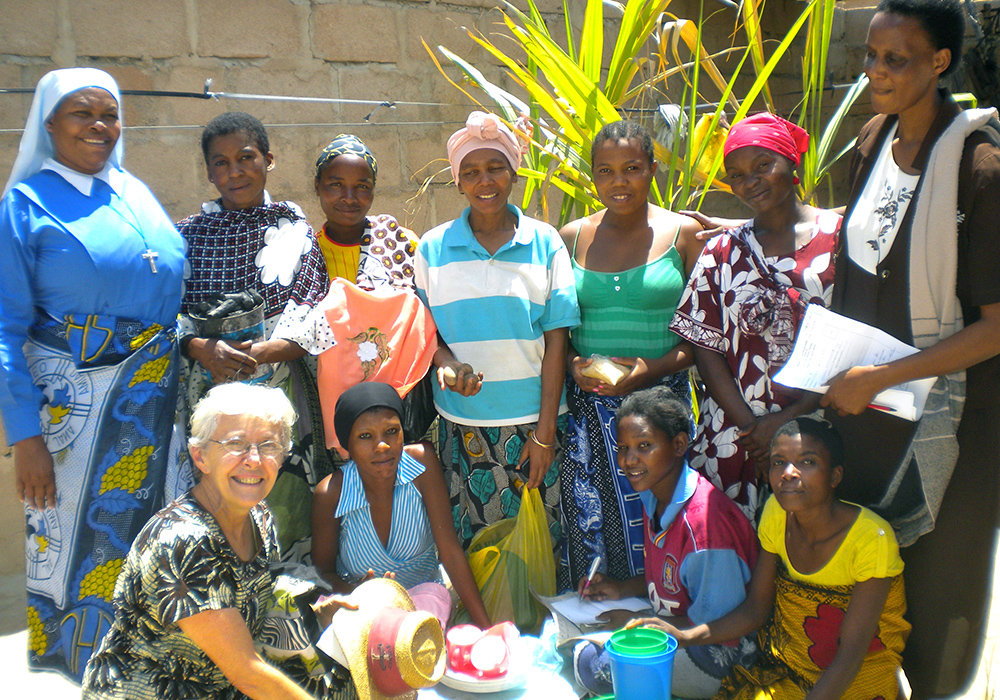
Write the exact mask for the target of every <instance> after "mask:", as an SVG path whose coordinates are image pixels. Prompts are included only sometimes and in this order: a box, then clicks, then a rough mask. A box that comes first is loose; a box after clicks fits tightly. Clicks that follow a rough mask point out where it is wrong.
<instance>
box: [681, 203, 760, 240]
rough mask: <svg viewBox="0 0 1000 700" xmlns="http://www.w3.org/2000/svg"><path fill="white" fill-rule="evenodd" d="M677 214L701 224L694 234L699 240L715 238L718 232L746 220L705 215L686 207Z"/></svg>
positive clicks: (723, 231) (734, 226)
mask: <svg viewBox="0 0 1000 700" xmlns="http://www.w3.org/2000/svg"><path fill="white" fill-rule="evenodd" d="M678 214H683V215H684V216H690V217H691V218H692V219H694V220H695V221H697V222H698V223H699V224H701V228H702V230H701V231H699V232H698V233H696V234H695V238H696V239H698V240H699V241H707V240H709V239H711V238H715V237H716V236H718V235H719V234H720V233H725V232H726V231H728V230H729V229H731V228H736V227H737V226H740V225H742V224H743V223H745V222H746V219H723V218H722V217H719V216H705V215H704V214H702V213H701V212H700V211H688V210H687V209H682V210H680V211H679V212H678Z"/></svg>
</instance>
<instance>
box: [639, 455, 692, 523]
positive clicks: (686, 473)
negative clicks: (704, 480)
mask: <svg viewBox="0 0 1000 700" xmlns="http://www.w3.org/2000/svg"><path fill="white" fill-rule="evenodd" d="M696 488H698V472H696V471H695V470H694V469H692V468H691V467H689V466H688V464H687V462H685V463H684V466H683V467H682V469H681V477H680V479H678V480H677V486H675V487H674V495H673V498H671V499H670V503H668V504H667V507H666V508H664V509H663V515H662V516H661V517H660V527H659V529H658V530H657V532H665V531H666V529H667V528H668V527H670V524H671V523H672V522H674V518H676V517H677V514H678V513H680V512H681V508H683V507H684V504H685V503H687V502H688V501H690V500H691V496H693V495H694V491H695V489H696ZM639 500H641V501H642V507H643V508H645V510H646V515H647V516H648V517H649V518H650V519H652V518H653V516H654V514H655V513H656V505H657V501H656V496H654V495H653V492H652V491H640V492H639Z"/></svg>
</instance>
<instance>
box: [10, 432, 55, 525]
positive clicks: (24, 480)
mask: <svg viewBox="0 0 1000 700" xmlns="http://www.w3.org/2000/svg"><path fill="white" fill-rule="evenodd" d="M14 477H15V480H16V481H15V484H16V485H15V488H16V489H17V498H18V500H19V501H21V503H24V504H25V505H27V506H30V507H31V508H35V509H36V510H44V509H45V508H47V507H48V508H54V507H55V505H56V475H55V471H54V469H53V465H52V455H51V454H50V453H49V449H48V448H47V447H46V446H45V440H44V439H43V438H42V436H41V435H35V436H34V437H30V438H25V439H24V440H20V441H18V442H17V443H15V444H14Z"/></svg>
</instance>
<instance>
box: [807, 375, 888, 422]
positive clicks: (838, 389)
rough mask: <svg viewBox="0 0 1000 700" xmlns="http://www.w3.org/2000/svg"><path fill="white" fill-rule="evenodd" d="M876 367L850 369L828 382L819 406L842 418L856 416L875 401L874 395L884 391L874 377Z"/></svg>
mask: <svg viewBox="0 0 1000 700" xmlns="http://www.w3.org/2000/svg"><path fill="white" fill-rule="evenodd" d="M877 370H878V368H877V367H875V366H874V365H865V366H859V367H851V368H850V369H849V370H846V371H844V372H841V373H840V374H838V375H837V376H836V377H834V378H833V379H831V380H830V388H829V389H827V390H826V394H824V396H823V398H822V399H820V405H821V406H824V407H826V408H832V409H833V410H834V411H836V412H837V413H839V414H840V415H842V416H847V415H853V416H856V415H858V414H860V413H862V412H864V410H865V409H866V408H868V406H869V404H871V402H872V401H873V400H874V399H875V395H876V394H878V393H879V392H880V391H882V390H883V389H885V387H884V386H882V384H881V382H879V381H878V378H877V376H876V374H875V373H876V371H877Z"/></svg>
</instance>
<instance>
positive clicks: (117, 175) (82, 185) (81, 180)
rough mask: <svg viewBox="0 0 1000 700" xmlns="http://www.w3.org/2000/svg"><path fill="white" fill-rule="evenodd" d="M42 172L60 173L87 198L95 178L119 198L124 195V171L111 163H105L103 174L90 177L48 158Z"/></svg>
mask: <svg viewBox="0 0 1000 700" xmlns="http://www.w3.org/2000/svg"><path fill="white" fill-rule="evenodd" d="M42 170H51V171H52V172H54V173H58V174H59V175H61V176H62V178H63V179H64V180H65V181H66V182H68V183H69V184H71V185H73V187H75V188H76V189H77V190H79V191H80V194H82V195H84V196H85V197H89V196H90V192H91V190H92V189H93V187H94V178H95V177H96V178H100V179H101V180H104V182H106V183H108V185H109V186H110V187H111V189H113V190H114V191H115V194H117V195H118V196H119V197H121V194H122V180H123V178H124V176H123V174H122V171H121V170H119V169H118V168H115V167H113V166H112V165H111V163H105V164H104V168H103V169H102V170H101V172H99V173H96V174H94V175H88V174H86V173H81V172H80V171H78V170H73V168H68V167H66V166H65V165H63V164H62V163H59V162H58V161H55V160H53V159H52V158H46V159H45V162H43V163H42Z"/></svg>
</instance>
